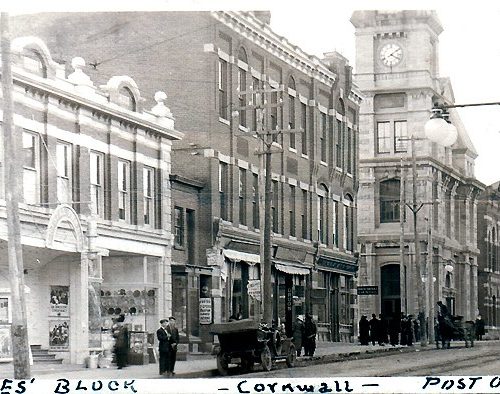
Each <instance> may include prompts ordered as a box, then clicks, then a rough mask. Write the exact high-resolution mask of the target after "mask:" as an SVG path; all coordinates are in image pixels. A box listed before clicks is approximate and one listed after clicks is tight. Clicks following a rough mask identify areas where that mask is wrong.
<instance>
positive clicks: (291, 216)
mask: <svg viewBox="0 0 500 394" xmlns="http://www.w3.org/2000/svg"><path fill="white" fill-rule="evenodd" d="M295 189H296V188H295V186H294V185H290V197H289V198H290V200H289V207H288V211H289V224H290V236H291V237H295V235H296V229H295V198H296V196H295Z"/></svg>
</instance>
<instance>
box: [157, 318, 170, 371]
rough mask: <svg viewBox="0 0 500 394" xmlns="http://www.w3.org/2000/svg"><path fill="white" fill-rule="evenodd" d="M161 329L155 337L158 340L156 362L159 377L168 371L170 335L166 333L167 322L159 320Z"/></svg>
mask: <svg viewBox="0 0 500 394" xmlns="http://www.w3.org/2000/svg"><path fill="white" fill-rule="evenodd" d="M160 325H161V327H160V328H159V329H158V330H156V337H157V338H158V353H159V354H160V359H159V361H158V363H159V365H160V375H163V374H164V373H165V372H167V370H168V359H169V350H170V343H169V342H168V341H169V339H170V338H169V336H170V334H169V333H168V332H167V327H168V320H167V319H161V320H160Z"/></svg>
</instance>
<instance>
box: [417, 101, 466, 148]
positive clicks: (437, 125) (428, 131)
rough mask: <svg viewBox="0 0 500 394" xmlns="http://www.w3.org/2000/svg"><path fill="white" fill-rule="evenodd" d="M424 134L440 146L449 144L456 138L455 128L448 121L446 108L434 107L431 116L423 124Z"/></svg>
mask: <svg viewBox="0 0 500 394" xmlns="http://www.w3.org/2000/svg"><path fill="white" fill-rule="evenodd" d="M424 131H425V136H426V137H427V138H428V139H430V140H431V141H432V142H435V143H437V144H439V145H442V146H451V145H453V144H454V143H455V141H456V140H457V135H458V132H457V128H456V127H455V126H453V124H451V123H450V122H449V121H448V112H447V111H446V109H442V108H439V107H436V106H435V107H434V108H433V109H432V116H431V118H430V119H429V120H428V121H427V123H426V124H425V126H424Z"/></svg>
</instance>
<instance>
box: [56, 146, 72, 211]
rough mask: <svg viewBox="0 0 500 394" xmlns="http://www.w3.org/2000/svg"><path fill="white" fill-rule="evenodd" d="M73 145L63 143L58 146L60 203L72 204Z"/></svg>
mask: <svg viewBox="0 0 500 394" xmlns="http://www.w3.org/2000/svg"><path fill="white" fill-rule="evenodd" d="M72 164H73V163H72V154H71V145H70V144H66V143H63V142H57V144H56V165H57V200H58V201H59V202H60V203H71V201H72V200H73V198H72V186H71V183H72V182H71V178H72V174H71V169H72V168H73V165H72Z"/></svg>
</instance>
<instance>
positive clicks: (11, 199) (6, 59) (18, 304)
mask: <svg viewBox="0 0 500 394" xmlns="http://www.w3.org/2000/svg"><path fill="white" fill-rule="evenodd" d="M0 25H1V41H2V42H1V52H2V93H3V132H4V157H5V172H4V174H5V184H6V188H5V200H6V206H7V234H8V259H9V279H10V289H11V301H12V305H11V309H12V326H11V338H12V353H13V359H14V378H15V379H27V378H29V377H30V376H31V371H30V364H29V343H28V329H27V319H26V303H25V298H24V276H23V275H24V269H23V252H22V246H21V224H20V220H19V196H20V192H21V190H22V189H21V182H22V166H21V163H19V156H20V155H19V154H18V153H17V151H18V150H17V149H16V148H17V144H16V136H15V135H14V125H13V107H14V101H13V94H12V69H11V56H10V52H11V44H10V32H9V14H8V13H6V12H2V13H1V15H0Z"/></svg>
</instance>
